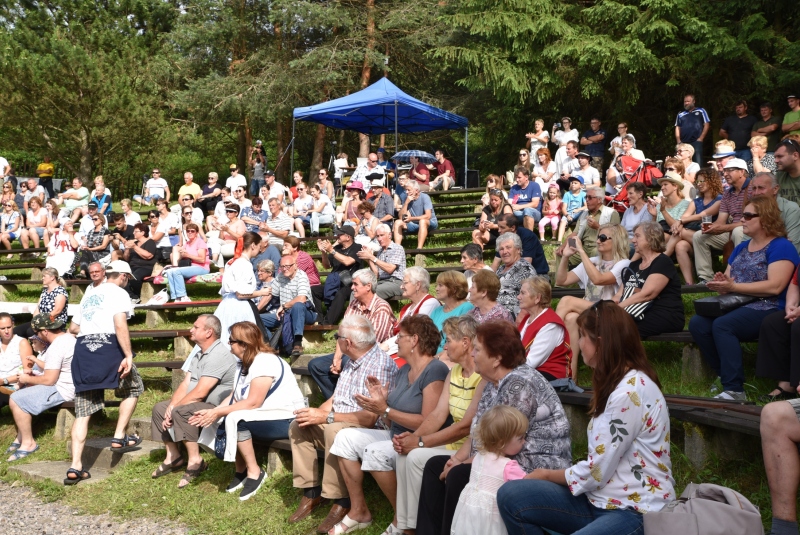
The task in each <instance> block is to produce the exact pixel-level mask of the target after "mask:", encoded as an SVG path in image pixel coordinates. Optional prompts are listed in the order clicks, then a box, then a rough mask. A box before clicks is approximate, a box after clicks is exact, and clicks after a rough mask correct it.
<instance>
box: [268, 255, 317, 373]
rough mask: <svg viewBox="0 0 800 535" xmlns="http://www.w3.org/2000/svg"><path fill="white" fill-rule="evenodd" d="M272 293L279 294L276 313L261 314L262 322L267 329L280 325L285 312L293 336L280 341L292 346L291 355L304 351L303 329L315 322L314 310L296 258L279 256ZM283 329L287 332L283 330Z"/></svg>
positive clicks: (309, 288) (308, 289) (309, 289)
mask: <svg viewBox="0 0 800 535" xmlns="http://www.w3.org/2000/svg"><path fill="white" fill-rule="evenodd" d="M272 294H273V295H275V294H278V296H279V297H280V300H281V306H279V307H278V310H276V311H275V312H267V313H266V314H261V321H262V322H263V323H264V327H266V328H267V329H274V328H275V327H278V326H280V325H282V322H283V316H284V314H289V318H290V319H291V324H292V336H293V339H291V340H286V339H285V338H284V340H283V346H284V347H288V346H290V345H291V347H292V357H293V358H296V357H299V356H300V355H302V354H303V330H304V326H306V325H314V322H315V321H317V312H316V310H314V298H313V296H312V295H311V285H310V284H309V283H308V275H306V273H305V271H303V270H300V269H298V268H297V260H296V259H295V258H294V257H292V256H291V255H285V256H283V257H282V258H281V263H280V267H279V272H278V276H277V277H275V280H274V281H273V282H272ZM284 331H286V330H285V329H284Z"/></svg>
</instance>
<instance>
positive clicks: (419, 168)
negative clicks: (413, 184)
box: [411, 162, 431, 185]
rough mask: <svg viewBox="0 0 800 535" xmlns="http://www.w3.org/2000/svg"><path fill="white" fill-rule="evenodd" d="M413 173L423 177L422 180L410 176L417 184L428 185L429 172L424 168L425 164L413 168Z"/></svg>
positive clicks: (429, 179)
mask: <svg viewBox="0 0 800 535" xmlns="http://www.w3.org/2000/svg"><path fill="white" fill-rule="evenodd" d="M414 171H416V172H417V173H419V174H421V175H423V176H424V178H418V177H417V175H414V174H412V175H411V176H413V177H414V180H416V181H417V182H419V183H420V184H424V185H428V184H429V183H430V181H431V172H430V171H428V168H427V167H425V164H424V163H422V162H419V163H418V164H417V166H416V167H415V168H414Z"/></svg>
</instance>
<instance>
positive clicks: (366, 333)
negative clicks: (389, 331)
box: [339, 270, 376, 349]
mask: <svg viewBox="0 0 800 535" xmlns="http://www.w3.org/2000/svg"><path fill="white" fill-rule="evenodd" d="M362 271H363V270H362ZM367 271H369V270H367ZM339 334H340V336H341V337H344V338H347V339H348V340H350V343H351V344H353V346H355V347H356V348H358V349H368V348H370V347H372V346H374V345H375V342H376V337H375V330H374V329H373V328H372V323H371V322H370V321H369V319H368V318H367V317H366V316H361V315H356V314H347V315H345V317H344V319H342V323H340V324H339Z"/></svg>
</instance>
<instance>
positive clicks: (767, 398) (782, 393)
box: [758, 387, 797, 403]
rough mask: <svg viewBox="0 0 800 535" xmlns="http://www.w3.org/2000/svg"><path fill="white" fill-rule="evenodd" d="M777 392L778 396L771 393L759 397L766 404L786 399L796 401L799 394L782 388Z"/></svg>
mask: <svg viewBox="0 0 800 535" xmlns="http://www.w3.org/2000/svg"><path fill="white" fill-rule="evenodd" d="M775 390H777V391H778V393H777V394H773V393H772V392H770V393H769V394H763V395H761V396H758V400H759V401H763V402H765V403H771V402H773V401H781V400H786V399H794V398H796V397H797V392H792V391H790V390H784V389H783V388H781V387H777V388H776V389H775Z"/></svg>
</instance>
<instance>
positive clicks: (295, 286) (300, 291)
mask: <svg viewBox="0 0 800 535" xmlns="http://www.w3.org/2000/svg"><path fill="white" fill-rule="evenodd" d="M276 289H277V290H278V295H279V296H280V299H281V305H285V304H286V303H288V302H289V301H291V300H292V299H294V298H295V297H299V296H301V295H302V296H304V297H305V298H306V300H307V301H308V302H313V296H312V295H311V285H310V284H309V283H308V275H306V273H305V271H301V270H300V269H299V268H298V269H297V270H296V271H295V273H294V277H292V278H291V279H290V278H289V277H286V276H284V275H283V273H281V274H279V275H278V276H277V277H276V278H275V281H274V282H273V283H272V291H273V292H274V291H275V290H276Z"/></svg>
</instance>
